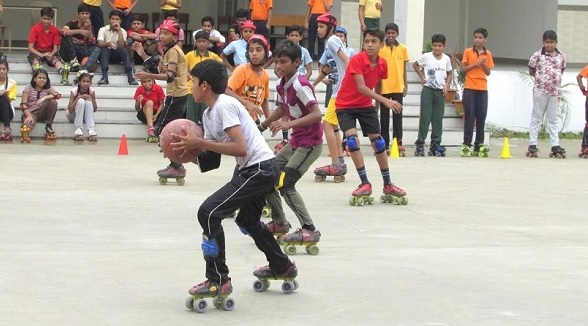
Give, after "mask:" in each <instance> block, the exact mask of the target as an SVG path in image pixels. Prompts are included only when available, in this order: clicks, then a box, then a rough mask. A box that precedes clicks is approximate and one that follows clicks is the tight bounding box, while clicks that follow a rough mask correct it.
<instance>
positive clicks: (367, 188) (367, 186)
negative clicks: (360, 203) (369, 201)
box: [351, 183, 372, 196]
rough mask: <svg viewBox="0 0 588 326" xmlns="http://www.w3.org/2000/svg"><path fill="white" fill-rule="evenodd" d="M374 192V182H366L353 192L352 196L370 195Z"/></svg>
mask: <svg viewBox="0 0 588 326" xmlns="http://www.w3.org/2000/svg"><path fill="white" fill-rule="evenodd" d="M371 194H372V184H371V183H364V184H361V185H359V187H357V189H355V190H353V192H351V196H369V195H371Z"/></svg>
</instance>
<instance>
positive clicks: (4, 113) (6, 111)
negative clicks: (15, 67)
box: [0, 58, 16, 140]
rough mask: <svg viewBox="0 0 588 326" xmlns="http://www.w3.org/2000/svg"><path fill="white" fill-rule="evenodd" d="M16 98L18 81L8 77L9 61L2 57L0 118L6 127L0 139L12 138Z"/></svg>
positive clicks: (0, 70) (0, 64) (0, 60)
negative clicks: (13, 104) (11, 126)
mask: <svg viewBox="0 0 588 326" xmlns="http://www.w3.org/2000/svg"><path fill="white" fill-rule="evenodd" d="M14 100H16V81H14V79H11V78H8V61H6V59H5V58H3V59H0V118H1V120H2V123H3V124H4V129H2V132H1V133H0V139H2V138H5V139H7V140H10V139H11V137H12V129H10V121H12V118H14V107H13V106H12V101H14Z"/></svg>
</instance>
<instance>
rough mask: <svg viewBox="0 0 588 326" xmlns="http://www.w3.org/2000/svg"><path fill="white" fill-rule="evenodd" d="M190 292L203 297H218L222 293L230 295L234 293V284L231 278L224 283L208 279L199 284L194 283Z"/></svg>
mask: <svg viewBox="0 0 588 326" xmlns="http://www.w3.org/2000/svg"><path fill="white" fill-rule="evenodd" d="M188 293H190V294H191V295H198V296H203V297H216V296H219V295H221V294H226V295H229V294H231V293H233V285H232V284H231V279H230V278H229V280H228V281H226V282H225V283H224V284H222V285H219V284H217V283H215V282H211V281H210V280H206V281H204V282H202V283H200V284H198V285H194V286H193V287H192V288H191V289H190V290H188Z"/></svg>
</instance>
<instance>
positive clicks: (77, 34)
mask: <svg viewBox="0 0 588 326" xmlns="http://www.w3.org/2000/svg"><path fill="white" fill-rule="evenodd" d="M60 34H61V47H60V48H59V55H60V56H61V59H62V60H63V61H64V63H66V64H67V65H66V64H64V70H66V69H65V67H66V66H67V67H68V68H69V63H70V61H72V60H73V59H77V60H78V62H80V63H83V64H82V67H81V70H88V71H90V72H91V71H94V69H95V65H96V63H97V62H98V58H99V57H100V48H99V47H97V46H96V39H95V38H94V34H93V31H92V23H91V22H90V8H89V7H88V5H87V4H85V3H80V4H79V5H78V18H77V19H74V20H72V21H69V22H68V23H67V24H65V26H63V28H62V29H61V32H60ZM64 77H65V79H67V76H64Z"/></svg>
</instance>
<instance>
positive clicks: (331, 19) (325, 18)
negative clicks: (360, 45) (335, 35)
mask: <svg viewBox="0 0 588 326" xmlns="http://www.w3.org/2000/svg"><path fill="white" fill-rule="evenodd" d="M316 21H317V22H319V23H323V24H327V25H331V24H332V25H333V26H337V18H335V16H333V15H331V14H328V13H327V14H322V15H320V16H318V17H317V19H316Z"/></svg>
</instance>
